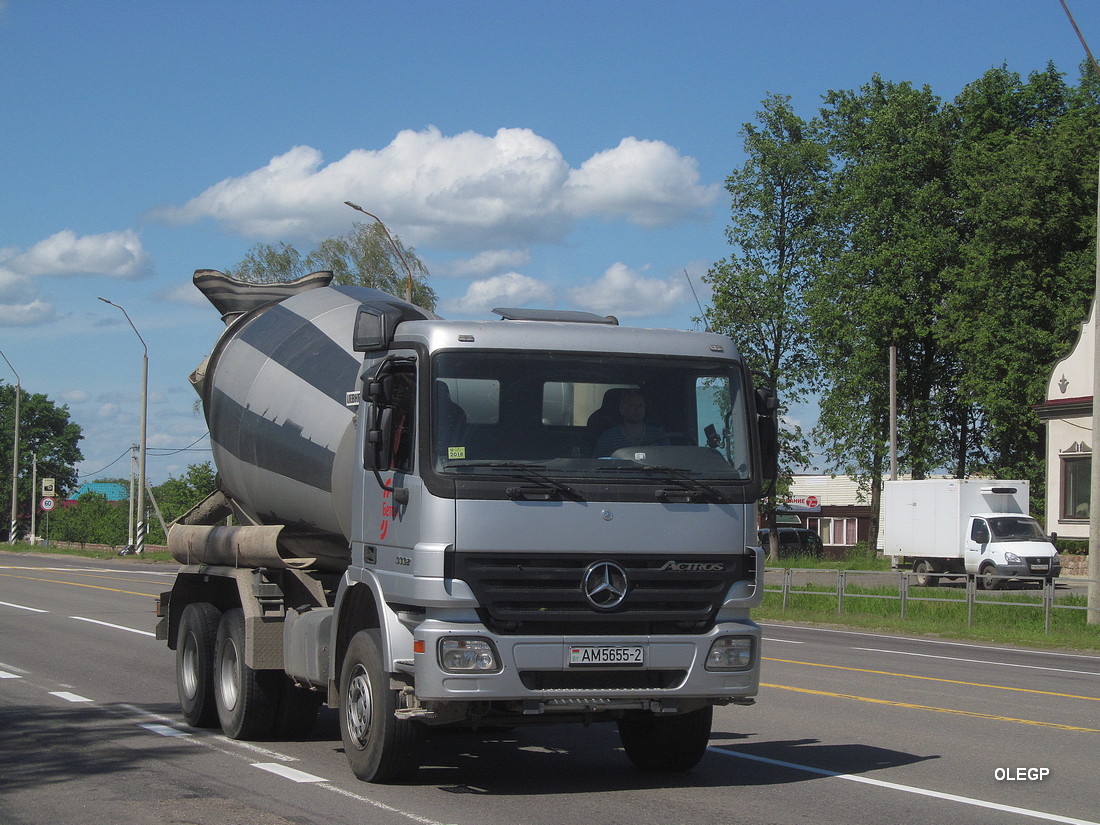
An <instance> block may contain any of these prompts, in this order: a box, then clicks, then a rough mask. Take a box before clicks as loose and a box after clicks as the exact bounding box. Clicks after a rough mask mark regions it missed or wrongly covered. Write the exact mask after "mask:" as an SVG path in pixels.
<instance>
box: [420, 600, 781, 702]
mask: <svg viewBox="0 0 1100 825" xmlns="http://www.w3.org/2000/svg"><path fill="white" fill-rule="evenodd" d="M722 636H741V637H749V638H751V639H752V640H753V641H752V648H753V655H752V661H751V663H750V664H749V665H748V666H746V667H745V668H744V669H742V670H735V671H708V670H707V669H706V667H705V664H706V658H707V655H708V653H709V651H710V649H711V645H712V644H713V642H714V641H715V640H716V639H718V638H720V637H722ZM447 637H462V638H481V639H486V640H489V641H491V642H492V644H493V645H494V647H495V649H496V651H497V655H498V657H499V662H500V670H499V671H498V672H495V673H447V672H444V671H443V669H442V667H441V666H440V663H439V659H438V654H437V651H438V649H439V642H440V640H441V639H444V638H447ZM414 638H415V641H416V642H418V643H420V642H423V645H422V649H423V652H422V653H416V654H414V669H415V674H416V695H417V698H418V699H419V700H420V701H421V702H433V701H439V702H456V701H457V702H501V701H512V702H516V701H518V702H529V703H542V702H548V701H553V700H571V701H577V700H638V699H649V700H658V701H661V700H665V701H669V702H672V701H673V700H679V699H711V700H713V699H720V700H722V699H724V700H728V701H735V700H737V699H744V698H748V697H752V696H755V695H756V693H757V692H758V690H759V686H760V628H759V627H758V626H757V625H756V624H754V623H753V622H751V621H744V622H721V623H719V624H717V625H715V626H714V628H713V629H712V630H711V631H710V632H709V633H706V634H703V635H695V636H672V635H668V636H625V637H615V638H609V637H608V636H586V635H583V634H576V635H572V634H571V635H569V636H501V635H494V634H492V633H490V632H489V631H488V630H487V629H486V628H485V627H484V626H483V625H480V624H456V623H449V622H441V621H438V620H428V621H425V622H423V623H422V624H420V625H419V626H418V627H417V629H416V631H415V636H414ZM609 644H614V645H621V646H631V645H635V646H636V645H641V646H644V647H645V649H646V651H647V658H646V664H645V666H644V667H623V666H596V667H593V666H586V667H572V666H569V664H568V658H569V649H570V648H571V647H573V646H576V645H609ZM417 649H421V645H419V644H418V645H417Z"/></svg>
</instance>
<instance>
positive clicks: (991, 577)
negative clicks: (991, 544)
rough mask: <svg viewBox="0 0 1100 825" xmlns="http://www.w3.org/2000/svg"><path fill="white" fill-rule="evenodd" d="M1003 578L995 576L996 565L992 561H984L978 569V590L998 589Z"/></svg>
mask: <svg viewBox="0 0 1100 825" xmlns="http://www.w3.org/2000/svg"><path fill="white" fill-rule="evenodd" d="M1003 585H1004V580H1003V579H999V578H997V566H996V565H995V564H993V563H992V562H986V563H985V564H983V565H982V568H981V570H979V571H978V589H979V590H1000V589H1001V587H1002V586H1003Z"/></svg>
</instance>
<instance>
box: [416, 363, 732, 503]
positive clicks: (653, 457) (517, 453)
mask: <svg viewBox="0 0 1100 825" xmlns="http://www.w3.org/2000/svg"><path fill="white" fill-rule="evenodd" d="M431 384H432V393H433V398H432V405H433V416H432V424H431V431H432V443H431V446H430V449H431V452H432V461H433V464H434V466H435V468H436V470H437V471H438V472H441V473H444V474H448V475H451V474H456V475H459V474H461V475H466V474H476V475H490V476H491V475H512V476H530V475H532V474H533V473H537V474H538V475H539V476H542V477H548V478H573V479H578V478H579V479H592V480H599V481H608V480H609V479H614V478H627V477H630V478H635V479H639V480H649V481H652V479H653V477H654V476H655V475H660V476H661V477H662V479H665V478H670V479H680V482H673V483H686V484H687V485H688V486H689V487H691V488H692V489H694V488H695V487H697V485H696V484H695V482H696V481H701V480H706V479H711V480H716V481H738V480H747V479H749V478H750V475H751V464H752V461H751V458H750V456H751V454H752V452H751V443H750V440H749V428H748V419H747V408H748V405H747V403H746V398H745V389H744V386H743V384H742V379H741V374H740V372H739V370H738V368H737V365H736V364H733V363H731V362H729V361H722V360H711V359H687V358H668V357H665V358H658V357H639V356H637V355H630V356H628V355H599V356H584V355H578V354H576V353H556V352H542V353H531V352H525V353H502V352H492V353H479V352H465V351H464V352H445V353H439V354H437V355H436V356H435V357H434V359H433V362H432V382H431Z"/></svg>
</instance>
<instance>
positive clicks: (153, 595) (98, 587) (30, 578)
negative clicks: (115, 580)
mask: <svg viewBox="0 0 1100 825" xmlns="http://www.w3.org/2000/svg"><path fill="white" fill-rule="evenodd" d="M0 576H2V577H4V578H7V579H26V580H27V581H32V582H49V583H50V584H67V585H69V586H70V587H90V588H92V589H93V590H109V591H110V592H112V593H125V594H126V595H127V596H145V597H146V598H149V599H157V598H160V594H159V593H136V592H134V591H133V590H119V589H118V588H117V587H104V586H103V585H99V584H84V583H83V582H67V581H61V580H59V579H40V578H37V577H35V576H14V575H12V574H11V573H0Z"/></svg>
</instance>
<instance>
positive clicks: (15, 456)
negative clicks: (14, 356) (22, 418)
mask: <svg viewBox="0 0 1100 825" xmlns="http://www.w3.org/2000/svg"><path fill="white" fill-rule="evenodd" d="M0 357H3V359H4V362H5V363H6V364H7V365H8V369H10V370H11V371H12V372H13V373H15V438H14V439H13V442H12V448H11V531H10V532H9V533H8V544H15V528H16V526H17V522H16V518H15V516H16V514H17V513H18V512H19V510H18V506H19V396H20V395H22V388H21V387H20V386H19V373H17V372H15V367H13V366H12V365H11V361H9V360H8V356H6V355H4V353H3V352H0Z"/></svg>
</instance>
